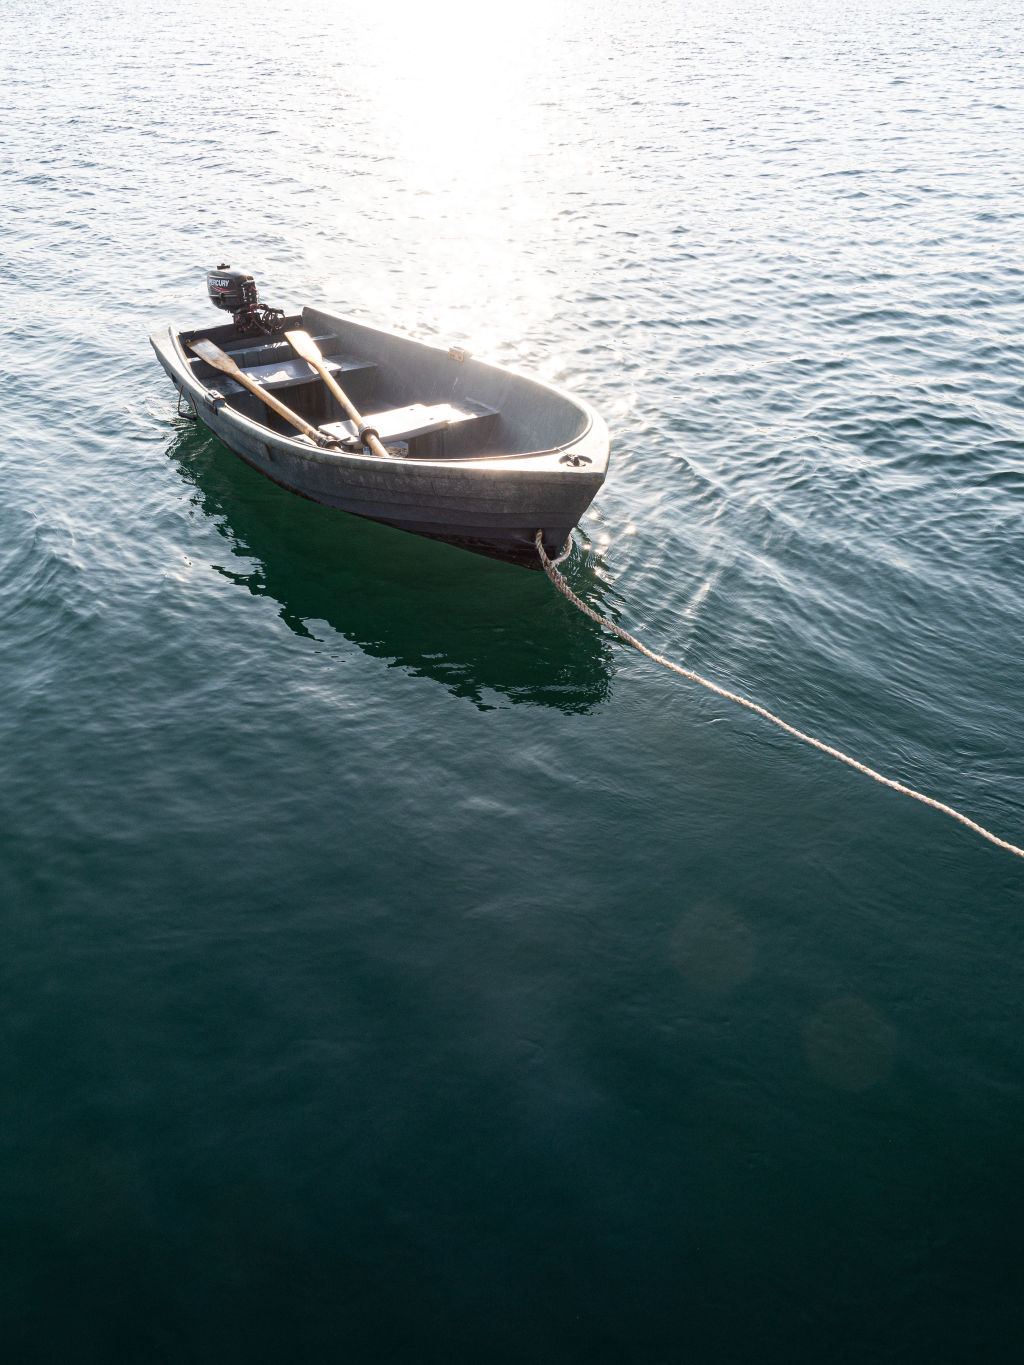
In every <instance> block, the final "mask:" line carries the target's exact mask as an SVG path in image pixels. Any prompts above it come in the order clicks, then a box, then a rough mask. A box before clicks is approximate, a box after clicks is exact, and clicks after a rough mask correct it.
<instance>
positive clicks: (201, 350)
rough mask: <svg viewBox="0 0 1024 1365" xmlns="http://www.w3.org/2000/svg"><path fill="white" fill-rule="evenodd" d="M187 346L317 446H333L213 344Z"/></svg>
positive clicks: (204, 343) (194, 342)
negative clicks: (242, 386)
mask: <svg viewBox="0 0 1024 1365" xmlns="http://www.w3.org/2000/svg"><path fill="white" fill-rule="evenodd" d="M188 344H189V346H190V347H191V349H192V350H193V351H195V353H196V355H197V356H201V357H202V359H203V360H205V361H206V363H207V365H212V366H213V367H214V369H215V370H220V371H221V372H222V373H223V374H229V375H230V376H231V378H232V379H234V380H236V381H237V382H238V383H239V384H243V385H244V386H245V387H246V388H247V389H248V390H249V391H250V393H254V394H255V395H256V397H257V398H260V399H262V400H263V402H264V403H266V405H267V407H268V408H273V409H274V411H275V412H278V413H280V414H281V416H282V417H283V418H284V419H285V421H286V422H291V424H292V426H293V427H298V429H299V430H300V431H301V432H304V433H305V434H306V435H307V436H308V437H309V438H310V440H312V441H315V442H316V443H317V445H318V446H324V445H331V444H335V443H334V442H333V441H332V440H331V437H330V436H325V435H324V433H323V432H322V431H317V429H316V427H311V426H310V424H309V423H308V422H307V421H306V420H305V418H303V417H300V416H299V414H298V413H297V412H292V410H291V408H289V407H286V406H285V404H284V403H282V402H281V400H280V399H279V398H275V397H274V395H273V394H272V393H270V392H269V391H268V390H267V389H265V388H264V387H263V385H262V384H259V383H257V382H256V380H255V379H252V378H250V376H249V375H247V374H246V373H245V371H244V370H241V369H239V367H238V366H237V365H236V364H235V362H234V361H233V360H232V359H231V357H230V356H229V355H228V354H227V353H226V352H225V351H222V350H221V349H220V347H219V346H218V345H217V344H216V343H215V342H213V341H190V342H189V343H188Z"/></svg>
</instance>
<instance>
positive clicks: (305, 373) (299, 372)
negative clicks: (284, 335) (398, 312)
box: [190, 356, 377, 394]
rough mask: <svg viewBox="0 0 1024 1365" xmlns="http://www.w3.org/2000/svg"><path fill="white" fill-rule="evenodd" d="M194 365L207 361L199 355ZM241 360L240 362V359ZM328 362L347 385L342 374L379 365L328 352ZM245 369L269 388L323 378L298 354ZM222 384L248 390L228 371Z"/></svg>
mask: <svg viewBox="0 0 1024 1365" xmlns="http://www.w3.org/2000/svg"><path fill="white" fill-rule="evenodd" d="M190 363H191V364H192V366H193V368H195V367H196V365H201V364H203V363H204V362H203V361H201V360H199V359H198V358H197V359H196V360H195V361H192V362H190ZM236 363H237V362H236ZM324 364H325V365H326V366H327V368H328V370H330V372H331V374H333V375H337V376H338V382H339V383H340V384H342V385H344V380H343V379H342V378H341V376H343V375H346V374H355V373H364V372H368V371H370V370H375V369H376V368H377V367H376V366H375V365H374V364H373V362H372V361H369V360H346V359H345V358H344V357H343V356H324ZM240 368H241V369H242V371H243V372H244V373H245V374H247V375H248V376H249V378H250V379H255V380H256V383H257V384H262V385H263V387H264V388H265V389H271V390H273V389H293V388H295V387H296V385H298V384H308V383H309V382H310V381H311V380H314V379H315V380H317V381H318V382H322V381H321V380H320V376H319V375H318V374H317V372H316V370H314V369H313V366H312V365H310V364H309V363H308V361H305V360H299V358H298V357H297V356H293V357H291V358H290V359H287V360H285V359H282V360H275V361H272V362H271V363H270V364H269V365H243V366H241V367H240ZM218 388H219V389H220V390H221V391H222V392H223V393H224V394H229V393H245V392H247V390H246V389H245V388H244V387H243V386H242V385H241V384H238V383H236V382H235V380H233V379H231V378H229V377H228V376H227V375H225V376H224V377H223V379H221V380H220V381H219V382H218Z"/></svg>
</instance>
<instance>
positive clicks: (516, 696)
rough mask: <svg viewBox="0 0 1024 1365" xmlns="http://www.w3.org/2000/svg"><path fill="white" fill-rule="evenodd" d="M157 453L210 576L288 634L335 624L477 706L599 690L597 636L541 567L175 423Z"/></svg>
mask: <svg viewBox="0 0 1024 1365" xmlns="http://www.w3.org/2000/svg"><path fill="white" fill-rule="evenodd" d="M168 454H169V455H170V457H171V459H172V460H173V461H174V462H175V464H176V465H177V467H178V469H179V471H180V473H181V476H182V478H183V479H184V480H185V482H186V483H188V484H190V485H192V487H193V488H194V489H195V490H196V491H195V497H194V501H195V503H196V505H197V506H198V507H200V508H201V509H202V511H203V512H204V513H205V514H206V515H207V516H208V517H210V518H212V519H213V521H214V522H215V523H216V525H217V528H218V530H219V531H220V533H221V535H223V536H224V538H225V541H226V542H227V544H228V546H229V549H230V557H229V558H227V559H226V560H225V563H224V564H222V565H216V566H215V567H216V568H217V570H218V572H220V573H222V574H223V575H224V576H225V578H228V579H230V580H231V581H232V582H234V583H237V584H238V585H239V586H240V587H244V588H247V589H248V590H249V592H251V593H254V594H259V595H260V596H265V597H270V598H273V599H274V600H275V601H276V602H278V603H279V604H280V609H281V610H280V615H281V619H282V620H283V621H284V622H286V624H287V625H288V626H289V627H290V629H291V630H293V631H294V632H295V633H296V634H297V635H301V636H305V637H307V638H310V639H320V640H323V639H326V638H329V637H330V634H331V633H332V632H336V633H337V634H339V635H341V636H343V637H344V638H345V639H346V640H350V641H352V642H353V643H355V644H357V645H358V646H359V648H360V649H362V650H363V651H364V653H366V654H370V655H373V656H374V657H375V658H381V659H387V660H389V661H390V662H391V663H392V664H393V665H394V666H395V667H399V668H402V669H405V670H406V671H407V672H409V673H411V674H413V675H417V676H425V677H429V678H433V679H434V680H435V681H437V682H439V683H442V684H443V685H444V686H445V687H447V688H448V689H449V691H451V692H453V693H454V694H455V695H456V696H460V697H465V698H466V699H467V700H469V701H472V702H473V703H474V704H476V705H477V706H479V707H481V708H487V707H490V706H494V705H500V704H501V700H500V699H501V698H502V697H504V698H506V699H507V700H508V701H511V702H514V703H519V702H528V703H532V704H534V705H540V706H554V707H558V708H559V709H561V710H563V711H567V712H585V711H588V710H590V709H591V708H592V707H593V706H596V705H597V704H598V703H600V702H602V701H603V700H604V699H605V697H606V696H607V693H608V685H609V677H610V646H609V644H608V641H607V640H606V639H604V638H603V637H602V635H601V632H600V630H599V629H598V627H597V626H596V625H594V623H593V622H591V621H589V620H587V618H586V617H583V616H581V615H580V614H579V613H578V612H570V611H567V610H566V606H565V603H564V602H563V601H562V600H561V598H560V597H559V596H558V595H557V594H556V593H555V592H554V591H553V590H552V588H551V585H550V584H549V583H548V581H547V579H546V578H545V577H544V575H543V574H542V573H531V572H527V571H525V570H523V569H517V568H513V567H510V566H509V565H506V564H501V563H498V562H495V561H491V560H487V559H482V558H480V557H479V556H477V555H470V554H467V553H466V552H465V551H463V550H457V549H454V548H452V547H451V546H448V545H443V544H439V543H437V542H434V541H430V540H424V539H422V538H421V537H418V536H412V535H408V534H406V533H404V532H402V531H395V530H392V529H391V528H389V527H386V526H380V525H377V524H375V523H373V522H368V521H363V520H361V519H360V518H358V517H352V516H346V515H344V514H342V513H339V512H335V511H332V510H331V509H329V508H325V507H321V506H319V505H318V504H316V503H312V502H307V501H306V500H304V499H302V498H299V497H296V496H294V495H293V494H290V493H287V492H285V491H283V490H282V489H280V488H277V487H276V486H275V485H274V484H272V483H270V482H269V481H268V480H266V479H264V478H263V477H262V476H261V475H259V474H257V473H256V472H255V471H254V470H251V469H249V468H248V467H247V466H246V465H244V464H243V463H242V462H241V461H240V460H239V459H237V457H236V456H234V455H232V454H231V453H230V452H229V451H228V450H227V449H226V448H225V447H224V446H223V445H221V443H220V442H219V441H218V440H217V439H216V438H215V437H214V436H212V435H211V434H210V433H209V432H207V430H206V429H205V428H204V427H202V426H195V425H192V424H184V423H183V424H182V425H181V427H178V428H177V429H176V431H175V434H174V437H173V438H172V440H171V442H170V444H169V447H168ZM232 561H235V562H234V563H233V562H232ZM495 694H497V695H495Z"/></svg>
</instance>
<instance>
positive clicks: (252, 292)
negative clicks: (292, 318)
mask: <svg viewBox="0 0 1024 1365" xmlns="http://www.w3.org/2000/svg"><path fill="white" fill-rule="evenodd" d="M206 289H207V293H208V294H209V295H210V302H211V303H213V304H214V306H215V307H217V308H223V309H224V311H225V312H226V313H231V314H233V316H234V320H235V329H236V331H238V332H241V333H243V334H244V333H246V332H262V333H263V335H264V336H273V334H274V333H275V332H280V331H281V330H282V328H283V327H284V311H283V310H282V309H280V308H268V307H267V306H266V305H265V304H262V303H260V297H259V294H258V293H257V291H256V281H255V280H254V279H253V277H252V276H251V275H247V274H246V273H245V271H244V270H232V269H231V267H230V266H229V265H226V264H225V265H219V266H217V268H216V270H208V271H207V272H206Z"/></svg>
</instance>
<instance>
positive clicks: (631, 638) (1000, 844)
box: [534, 531, 1024, 858]
mask: <svg viewBox="0 0 1024 1365" xmlns="http://www.w3.org/2000/svg"><path fill="white" fill-rule="evenodd" d="M534 543H535V545H536V546H537V553H538V554H539V555H540V562H541V564H543V566H544V572H545V573H546V574H547V576H548V578H550V580H551V582H552V583H553V584H554V586H555V587H556V588H557V589H558V591H559V592H560V593H561V594H562V596H563V597H567V598H568V599H569V601H570V602H571V603H572V604H573V606H574V607H576V608H578V609H579V610H580V611H581V612H582V613H583V615H584V616H589V617H590V619H591V620H592V621H596V622H597V624H598V625H599V626H604V628H605V630H610V631H611V632H612V634H613V635H617V636H618V637H619V639H620V640H622V641H623V642H624V643H625V644H627V645H631V646H632V648H633V649H636V650H639V652H640V653H641V654H643V655H645V656H646V657H647V658H648V659H652V660H653V661H654V662H655V663H656V664H661V665H662V666H663V667H664V668H670V669H671V670H672V672H673V673H678V674H679V675H680V677H683V678H689V680H690V681H691V682H695V683H699V684H700V685H701V687H706V688H707V689H708V691H709V692H714V693H715V695H716V696H719V697H724V698H725V699H726V701H734V702H735V703H736V705H737V706H743V707H745V708H746V709H747V710H748V711H753V712H754V714H755V715H758V716H762V717H763V718H764V719H765V720H768V721H771V723H772V724H773V725H777V726H778V727H779V729H780V730H785V732H786V734H787V735H793V736H794V737H795V738H796V739H801V740H803V742H804V743H805V744H810V745H811V746H812V747H813V748H815V749H820V750H821V752H822V753H823V754H829V755H830V756H831V757H832V758H837V759H838V760H839V762H840V763H845V764H846V766H847V767H848V768H855V769H856V770H857V772H859V773H863V774H864V775H865V777H870V778H872V779H873V780H874V781H875V782H880V783H881V784H882V786H883V787H891V788H892V790H893V791H895V792H902V794H903V795H904V796H910V797H912V798H913V799H914V800H915V801H920V802H921V803H922V804H923V805H925V806H931V807H932V809H933V810H938V811H941V812H942V813H943V815H948V816H951V817H952V819H954V820H958V821H959V822H960V824H961V825H966V826H967V828H968V829H971V830H973V831H974V833H975V834H980V835H981V837H982V838H983V839H987V840H988V841H989V843H990V844H995V845H996V847H997V848H1004V849H1005V850H1006V851H1007V853H1013V854H1016V856H1017V857H1018V858H1024V848H1018V846H1017V845H1016V844H1011V843H1010V842H1009V841H1008V840H1006V839H1000V838H999V836H998V835H997V834H993V833H992V832H991V830H987V829H986V828H985V827H984V825H979V824H978V823H977V822H976V821H974V820H971V819H969V818H968V817H967V816H966V815H962V814H961V813H960V811H958V810H954V809H953V807H952V806H947V805H946V803H945V802H944V801H936V800H935V798H934V797H933V796H925V794H924V792H919V791H915V790H914V788H913V787H908V786H906V785H905V784H904V783H903V782H897V781H896V780H895V779H894V778H892V777H886V776H885V775H884V773H880V772H876V771H875V769H874V768H869V767H868V766H867V764H866V763H860V762H858V760H857V759H855V758H851V757H850V755H849V754H844V753H843V751H842V750H841V749H835V748H833V747H832V745H831V744H825V743H823V741H822V740H820V739H815V738H814V736H813V735H807V734H805V733H804V732H803V730H798V729H797V728H796V726H795V725H790V724H789V723H788V722H787V721H784V720H783V719H782V718H781V717H780V716H776V715H775V714H774V713H773V712H771V711H769V710H767V709H766V708H765V707H763V706H758V704H757V702H753V701H748V699H747V698H746V697H741V696H739V695H738V694H737V693H736V692H730V691H728V690H727V689H726V688H724V687H719V686H718V684H717V683H713V682H711V681H710V680H709V679H708V678H702V677H701V675H700V674H699V673H694V672H693V671H692V670H691V669H689V668H683V667H682V666H681V665H680V664H676V663H673V662H672V660H671V659H666V658H665V656H664V655H662V654H655V652H654V650H653V649H648V648H647V646H646V645H645V644H643V643H641V641H640V640H638V639H637V638H636V636H635V635H630V633H629V632H628V631H626V630H623V629H622V627H621V626H617V625H616V624H615V622H614V621H609V620H608V618H607V617H606V616H601V615H600V614H599V613H598V612H596V611H595V610H594V609H593V607H588V606H587V604H586V602H583V601H581V599H580V598H578V597H577V596H576V594H575V593H574V592H573V590H572V588H570V587H569V584H568V583H567V582H566V581H565V579H564V578H563V577H562V575H561V574H560V573H559V572H558V568H557V567H556V566H557V565H559V564H561V562H562V560H563V559H565V558H566V555H567V554H568V553H569V551H568V549H567V550H566V551H565V553H563V554H562V555H560V556H559V558H558V559H554V560H552V559H549V558H548V555H547V552H546V551H545V549H544V543H543V533H542V532H541V531H538V532H537V534H536V536H535V537H534Z"/></svg>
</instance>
